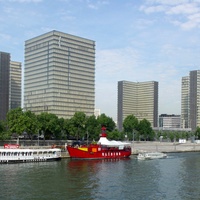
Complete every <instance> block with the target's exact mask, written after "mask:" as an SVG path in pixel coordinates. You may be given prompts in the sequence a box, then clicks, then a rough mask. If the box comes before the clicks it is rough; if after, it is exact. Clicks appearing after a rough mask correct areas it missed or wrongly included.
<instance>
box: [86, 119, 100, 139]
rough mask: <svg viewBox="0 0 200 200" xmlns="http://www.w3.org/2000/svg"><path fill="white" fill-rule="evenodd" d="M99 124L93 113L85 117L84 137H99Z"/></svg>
mask: <svg viewBox="0 0 200 200" xmlns="http://www.w3.org/2000/svg"><path fill="white" fill-rule="evenodd" d="M98 131H99V126H98V122H97V119H96V117H95V116H94V115H92V116H89V117H87V119H86V138H87V140H98V138H99V133H98Z"/></svg>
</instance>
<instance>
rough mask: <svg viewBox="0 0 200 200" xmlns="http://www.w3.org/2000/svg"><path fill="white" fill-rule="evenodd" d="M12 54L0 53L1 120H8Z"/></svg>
mask: <svg viewBox="0 0 200 200" xmlns="http://www.w3.org/2000/svg"><path fill="white" fill-rule="evenodd" d="M9 73H10V54H9V53H6V52H0V120H5V119H6V114H7V112H8V110H9Z"/></svg>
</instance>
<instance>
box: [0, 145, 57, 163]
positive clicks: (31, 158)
mask: <svg viewBox="0 0 200 200" xmlns="http://www.w3.org/2000/svg"><path fill="white" fill-rule="evenodd" d="M60 159H61V149H53V148H52V149H20V148H7V149H0V164H3V163H17V162H44V161H54V160H60Z"/></svg>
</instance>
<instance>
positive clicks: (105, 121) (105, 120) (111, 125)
mask: <svg viewBox="0 0 200 200" xmlns="http://www.w3.org/2000/svg"><path fill="white" fill-rule="evenodd" d="M97 122H98V125H99V133H100V130H101V126H105V127H106V130H107V131H113V130H114V129H115V128H116V125H115V122H114V121H113V119H112V118H111V117H108V116H106V115H105V114H104V113H103V114H101V115H100V116H98V117H97Z"/></svg>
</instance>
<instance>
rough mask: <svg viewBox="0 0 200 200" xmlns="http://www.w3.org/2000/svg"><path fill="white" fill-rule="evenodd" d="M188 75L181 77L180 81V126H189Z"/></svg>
mask: <svg viewBox="0 0 200 200" xmlns="http://www.w3.org/2000/svg"><path fill="white" fill-rule="evenodd" d="M189 80H190V79H189V76H185V77H182V83H181V128H190V124H189V121H190V120H189V88H190V87H189Z"/></svg>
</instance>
